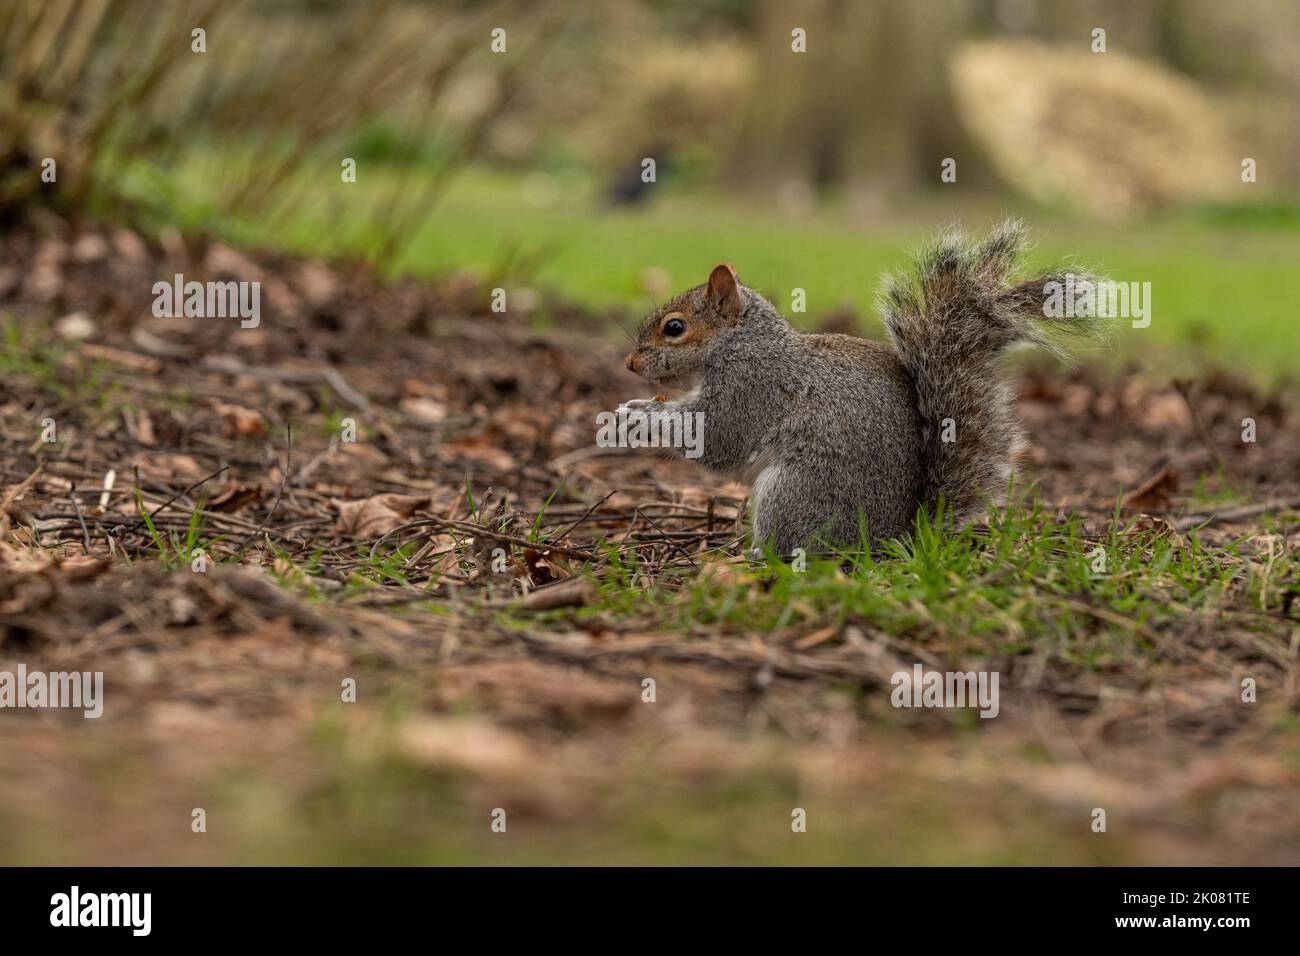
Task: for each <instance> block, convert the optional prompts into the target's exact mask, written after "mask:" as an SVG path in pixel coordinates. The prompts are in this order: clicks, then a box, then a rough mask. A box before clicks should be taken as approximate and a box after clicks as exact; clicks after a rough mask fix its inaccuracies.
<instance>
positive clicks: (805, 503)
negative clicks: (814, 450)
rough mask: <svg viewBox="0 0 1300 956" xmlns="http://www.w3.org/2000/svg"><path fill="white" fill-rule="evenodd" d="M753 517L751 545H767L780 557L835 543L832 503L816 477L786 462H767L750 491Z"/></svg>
mask: <svg viewBox="0 0 1300 956" xmlns="http://www.w3.org/2000/svg"><path fill="white" fill-rule="evenodd" d="M750 500H751V502H752V504H751V510H752V513H753V516H754V534H753V543H752V547H753V548H756V549H760V550H761V549H763V548H767V547H770V548H771V549H772V550H773V551H774V552H775V553H776V554H777V555H779V556H780V557H782V558H787V559H788V558H789V557H790V556H791V555H792V554H793V553H794V552H795V549H796V548H802V549H804V550H805V551H807V552H810V553H811V552H820V551H823V550H826V549H827V547H828V545H834V544H836V543H837V541H836V540H835V539H836V535H835V531H836V530H837V529H836V524H837V518H836V510H837V509H836V507H835V504H836V503H835V502H834V501H833V500H831V497H830V495H829V490H828V489H826V488H825V487H824V485H823V483H822V482H821V481H820V480H819V479H818V476H817V475H815V474H811V473H809V472H807V471H806V470H803V469H799V468H797V467H795V466H791V465H788V464H781V463H777V464H772V465H768V466H767V467H766V468H764V469H763V471H762V472H760V473H759V475H758V478H757V479H755V481H754V487H753V491H752V492H751V494H750Z"/></svg>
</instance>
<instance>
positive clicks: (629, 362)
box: [623, 352, 636, 372]
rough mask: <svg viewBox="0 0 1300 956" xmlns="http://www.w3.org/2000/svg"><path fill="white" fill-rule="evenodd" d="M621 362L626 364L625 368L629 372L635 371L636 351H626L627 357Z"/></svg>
mask: <svg viewBox="0 0 1300 956" xmlns="http://www.w3.org/2000/svg"><path fill="white" fill-rule="evenodd" d="M623 364H624V365H626V366H627V370H628V371H629V372H635V371H636V353H635V352H628V353H627V358H625V359H624V360H623Z"/></svg>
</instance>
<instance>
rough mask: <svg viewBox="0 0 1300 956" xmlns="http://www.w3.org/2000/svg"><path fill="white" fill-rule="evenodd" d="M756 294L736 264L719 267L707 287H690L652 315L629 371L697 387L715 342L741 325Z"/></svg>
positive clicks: (643, 325) (659, 382)
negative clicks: (744, 283) (738, 274)
mask: <svg viewBox="0 0 1300 956" xmlns="http://www.w3.org/2000/svg"><path fill="white" fill-rule="evenodd" d="M752 295H756V293H753V292H751V291H750V290H749V289H746V288H745V287H744V286H742V285H741V284H740V281H739V280H738V279H737V278H736V270H735V269H734V268H733V267H732V266H731V264H730V263H723V264H722V265H719V266H716V267H715V268H714V270H713V272H712V273H710V275H709V281H708V282H706V283H704V285H700V286H696V287H695V288H694V289H688V290H687V291H685V292H683V293H682V294H681V295H679V296H677V297H676V298H674V299H672V300H671V301H670V302H668V303H667V304H666V305H663V306H660V307H659V308H658V309H656V310H655V311H654V312H652V313H650V315H648V316H647V317H646V319H645V321H644V322H642V323H641V328H640V329H638V330H637V334H636V345H635V347H634V348H633V349H632V351H631V352H629V353H628V354H627V358H626V360H625V362H626V364H627V367H628V368H629V369H631V370H632V371H633V372H636V374H638V375H640V376H641V377H642V378H643V379H645V380H646V381H647V382H649V383H650V384H651V385H663V386H665V387H667V388H692V387H694V386H695V385H696V384H697V383H698V379H699V375H700V372H701V371H702V370H703V367H704V359H705V356H706V354H707V353H708V350H709V346H710V344H711V343H712V342H713V341H714V339H715V338H716V336H718V335H719V334H720V333H723V332H725V331H727V330H728V329H733V328H735V327H736V326H738V325H740V322H741V316H742V314H743V313H744V311H745V307H746V305H747V303H748V301H749V297H750V296H752Z"/></svg>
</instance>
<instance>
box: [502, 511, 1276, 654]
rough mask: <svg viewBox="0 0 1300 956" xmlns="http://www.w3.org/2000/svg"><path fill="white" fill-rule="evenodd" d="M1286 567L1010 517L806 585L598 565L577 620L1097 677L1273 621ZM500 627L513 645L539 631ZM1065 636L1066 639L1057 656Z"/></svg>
mask: <svg viewBox="0 0 1300 956" xmlns="http://www.w3.org/2000/svg"><path fill="white" fill-rule="evenodd" d="M1099 549H1100V550H1099ZM1103 554H1104V559H1103V557H1102V555H1103ZM1297 568H1300V565H1298V564H1297V562H1296V561H1295V560H1294V558H1291V557H1288V558H1286V559H1284V560H1282V561H1279V562H1277V563H1275V564H1269V563H1268V562H1266V561H1263V560H1256V559H1255V558H1254V557H1252V556H1251V553H1250V552H1249V551H1248V550H1247V549H1246V548H1245V547H1244V546H1243V544H1242V543H1240V542H1235V543H1230V544H1228V545H1226V546H1219V547H1213V548H1212V547H1208V546H1206V545H1205V544H1203V543H1202V541H1201V540H1200V538H1199V537H1198V535H1197V534H1196V533H1195V532H1190V533H1188V534H1187V535H1185V536H1176V535H1171V534H1169V533H1167V532H1163V531H1158V530H1145V529H1142V528H1140V527H1138V526H1137V524H1136V523H1135V522H1134V521H1132V520H1128V519H1122V518H1120V517H1118V516H1117V517H1115V518H1114V519H1113V520H1112V522H1111V524H1110V527H1109V528H1108V530H1107V531H1106V533H1105V535H1104V536H1103V537H1100V538H1097V537H1093V536H1087V535H1085V534H1084V532H1083V529H1082V528H1081V526H1080V523H1079V521H1078V520H1077V519H1076V518H1073V517H1067V518H1065V519H1058V518H1056V517H1055V516H1054V515H1051V514H1048V513H1046V512H1044V511H1043V510H1041V509H1040V508H1037V507H1020V506H1014V507H1012V508H1009V509H1007V510H1006V511H1005V512H1003V513H1001V514H999V515H998V516H997V518H996V520H995V521H994V522H993V523H992V525H991V526H990V527H989V528H988V529H987V531H974V530H966V531H963V532H961V533H958V534H941V533H939V532H938V531H937V530H936V529H935V527H934V526H932V525H930V524H927V523H926V522H924V521H920V522H918V526H917V531H916V533H915V534H913V535H912V536H911V537H910V538H909V539H908V540H905V541H900V542H893V543H891V544H889V546H888V547H887V549H886V551H885V553H884V554H882V555H878V556H877V557H874V558H873V557H871V556H870V555H865V554H862V553H857V554H854V555H845V556H844V557H843V558H842V559H832V560H810V561H809V562H808V564H807V567H806V570H804V571H799V570H797V569H796V568H795V567H794V566H792V565H791V564H789V563H786V562H781V561H775V560H772V561H768V562H767V563H766V564H763V565H759V566H757V567H754V568H751V569H748V570H746V569H740V570H738V571H736V570H731V569H728V570H727V571H726V573H713V572H714V571H716V570H717V568H711V567H710V566H709V564H708V563H707V562H705V565H704V572H703V573H696V572H695V571H694V570H693V569H687V570H685V571H682V570H672V571H669V572H665V573H663V574H661V575H660V576H659V577H658V578H657V579H656V580H654V581H653V582H652V584H653V586H651V587H648V588H647V587H645V586H644V580H643V575H642V572H641V571H640V570H639V569H637V568H636V566H635V565H634V564H632V563H630V562H628V561H627V560H626V559H624V558H621V557H619V556H618V555H616V554H613V553H612V552H611V554H610V556H609V560H608V562H607V564H606V566H605V570H604V573H603V574H602V575H600V576H599V578H598V579H597V580H596V581H595V584H596V590H597V593H598V595H599V597H598V600H597V602H596V603H595V605H594V606H591V607H587V608H584V609H582V610H581V611H579V612H578V616H579V617H580V618H587V619H591V620H593V621H604V622H607V623H608V622H618V623H619V624H622V625H634V626H635V627H636V628H638V629H644V630H648V631H656V632H663V633H680V634H686V635H691V636H697V637H711V636H717V635H719V634H737V635H753V634H760V635H761V634H771V635H774V636H775V635H779V634H781V633H782V632H786V633H799V632H806V631H810V630H813V629H816V628H822V627H826V626H835V627H842V626H844V625H846V624H851V623H855V622H856V623H862V622H867V623H869V624H870V626H871V627H872V628H873V629H876V630H878V631H881V632H884V633H886V634H889V635H892V636H897V637H901V638H910V639H921V640H922V641H923V642H924V643H926V644H929V645H931V646H933V647H935V648H936V649H941V651H942V653H944V654H946V655H949V656H950V657H951V659H953V660H954V661H958V660H960V659H962V658H963V657H964V656H970V655H974V656H991V655H1003V654H1017V653H1025V652H1030V651H1032V650H1034V649H1035V648H1036V647H1038V646H1040V645H1041V644H1042V642H1044V641H1047V642H1048V644H1049V645H1051V646H1053V647H1054V648H1055V652H1056V653H1058V654H1059V655H1060V657H1061V658H1062V659H1063V660H1064V661H1066V662H1067V663H1068V664H1070V665H1072V666H1076V667H1082V668H1087V669H1096V668H1104V667H1107V666H1111V665H1116V664H1122V663H1125V662H1127V661H1130V660H1133V659H1135V658H1136V657H1138V656H1141V655H1142V654H1145V653H1149V652H1150V651H1151V650H1152V647H1151V645H1150V635H1149V629H1150V628H1152V627H1153V626H1156V625H1159V624H1161V623H1163V622H1177V621H1180V620H1184V621H1185V619H1186V617H1187V615H1188V614H1196V613H1202V612H1204V613H1216V612H1217V611H1218V610H1219V609H1221V608H1224V607H1226V606H1233V607H1234V608H1236V609H1238V610H1245V611H1247V612H1248V613H1255V612H1258V613H1265V612H1269V611H1277V610H1279V609H1280V608H1281V607H1282V606H1283V605H1284V602H1285V601H1286V597H1287V593H1288V592H1296V591H1297V590H1298V589H1300V586H1298V585H1297V584H1296V581H1295V572H1296V570H1297ZM564 613H565V612H553V613H552V614H551V615H550V617H551V618H554V619H559V618H562V617H564ZM542 619H543V620H545V619H546V617H545V616H544V617H543V618H542ZM506 620H507V621H508V622H509V623H510V625H511V626H513V627H516V628H519V629H524V630H527V629H528V628H531V627H536V626H537V625H538V623H539V621H538V618H537V617H536V616H520V617H518V618H515V619H510V618H506ZM1067 634H1068V635H1073V636H1074V638H1075V639H1074V640H1071V641H1068V642H1063V643H1062V642H1058V640H1057V639H1058V638H1059V637H1060V636H1061V635H1067Z"/></svg>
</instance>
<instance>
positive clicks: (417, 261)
mask: <svg viewBox="0 0 1300 956" xmlns="http://www.w3.org/2000/svg"><path fill="white" fill-rule="evenodd" d="M229 161H231V157H230V156H229V155H228V154H227V153H224V152H222V151H220V150H217V151H207V152H204V153H203V155H202V156H201V157H200V156H198V155H197V154H196V156H195V158H194V159H192V160H191V161H189V162H188V163H186V164H184V165H183V166H182V167H181V168H180V169H179V171H176V172H174V173H167V174H162V173H158V172H157V171H153V172H146V171H144V170H140V169H136V170H134V171H133V172H132V174H131V175H132V176H133V177H134V178H135V179H137V180H138V182H137V183H136V187H135V188H136V190H137V191H138V192H140V193H141V194H142V196H143V195H146V194H147V195H148V196H149V197H151V199H152V201H153V202H154V204H155V206H156V207H158V216H159V219H158V221H159V222H160V223H161V222H163V221H171V220H172V219H174V220H176V221H179V222H180V223H181V224H182V225H184V226H187V227H189V228H196V229H197V228H201V229H210V230H214V231H216V232H217V233H219V234H224V235H227V236H228V237H230V238H232V239H234V240H236V241H241V242H245V243H251V244H260V245H269V246H276V247H284V248H289V249H292V250H296V251H300V252H307V253H316V254H323V255H338V254H348V255H360V256H365V255H366V254H367V253H368V252H369V251H370V250H373V249H375V248H376V247H377V246H378V244H379V240H380V238H381V237H382V236H383V235H384V232H385V223H384V222H383V219H382V215H381V214H380V213H379V212H378V209H380V208H381V207H380V206H379V205H378V204H379V203H380V201H381V199H382V197H383V196H384V195H385V194H386V192H387V191H389V190H391V189H392V187H393V185H394V183H395V182H396V181H397V179H396V176H397V174H396V173H395V172H393V171H390V170H387V169H385V168H384V167H383V166H368V167H366V168H365V169H363V171H362V174H361V175H360V176H359V179H358V182H356V183H352V184H344V183H341V182H339V181H338V177H337V175H335V173H334V172H333V171H332V170H327V169H325V168H322V169H321V170H319V171H317V172H315V173H314V174H313V179H311V180H310V181H305V182H304V181H300V182H299V183H298V186H300V187H301V189H300V192H299V193H298V195H300V196H301V199H300V200H298V201H297V202H295V204H294V205H293V207H292V208H290V209H289V210H288V211H287V214H286V215H284V216H282V217H277V218H274V219H264V220H259V221H258V222H245V223H236V222H231V221H229V220H227V219H224V218H222V217H220V216H218V215H217V214H215V213H214V212H213V210H214V209H215V208H217V204H218V201H219V199H220V192H219V185H217V184H219V183H220V176H219V170H220V168H221V165H222V164H223V163H225V162H229ZM538 177H549V178H545V179H539V178H538ZM542 183H544V184H545V185H544V186H543V185H539V184H542ZM598 186H599V184H598V183H597V182H595V181H594V180H593V179H592V177H590V176H589V175H587V174H586V173H583V172H580V171H575V170H572V169H570V170H568V171H561V172H559V173H556V174H550V173H532V174H530V175H522V174H513V173H502V172H496V171H489V170H484V169H472V170H469V171H467V172H466V173H464V174H463V175H462V176H461V177H460V178H459V179H457V180H456V181H455V183H454V184H453V186H452V188H451V190H450V191H449V192H448V194H447V195H446V196H445V197H444V198H443V200H442V202H441V203H440V205H438V206H437V208H436V209H435V211H434V212H433V214H432V215H431V216H430V217H429V219H428V220H427V222H426V223H425V224H424V225H423V227H422V228H420V229H418V231H417V232H416V233H415V235H414V236H413V239H412V241H411V243H410V245H409V247H408V248H407V249H406V250H405V251H404V252H403V253H401V254H400V255H399V256H398V257H397V258H396V259H395V260H394V261H386V262H382V263H378V265H380V267H381V268H383V269H385V270H386V271H388V272H390V273H392V274H408V273H409V274H419V275H432V276H436V275H445V274H448V273H451V272H454V271H457V270H472V271H474V272H475V273H477V274H479V275H480V276H481V277H483V278H484V279H486V280H487V281H488V282H489V285H494V284H503V285H505V286H507V287H516V286H518V285H524V284H535V285H537V286H540V287H542V288H545V289H550V290H554V291H556V292H558V293H560V294H561V295H563V296H564V297H566V298H568V299H571V300H574V301H576V302H578V303H580V304H584V305H588V306H591V307H596V308H605V307H611V306H613V307H618V308H621V309H626V310H629V311H631V312H632V313H638V312H640V311H643V310H646V309H649V308H650V307H652V306H653V305H654V303H655V302H656V300H657V299H659V298H662V297H664V296H665V295H668V294H671V293H673V292H675V291H678V290H680V289H682V288H686V287H688V286H691V285H695V284H697V283H699V282H702V281H703V280H704V279H705V278H706V277H707V275H708V273H709V270H710V269H711V268H712V266H713V265H715V264H716V263H718V262H719V261H724V260H725V261H731V262H733V263H735V264H736V265H737V267H738V269H739V271H740V275H741V277H742V279H743V280H744V281H746V282H747V283H748V284H750V285H753V286H754V287H756V288H758V289H760V290H762V291H764V292H765V293H767V294H770V295H771V296H772V298H773V299H774V300H775V301H776V302H777V304H778V305H779V306H781V307H782V308H788V307H789V305H790V303H791V297H792V292H793V290H794V289H796V288H801V289H804V290H805V292H806V295H807V306H808V311H807V313H806V314H804V315H798V314H795V315H792V316H791V318H792V319H793V320H794V321H795V322H796V323H801V324H812V322H813V318H814V317H818V316H821V315H824V314H826V313H827V312H829V311H831V310H833V309H835V308H837V307H839V306H842V305H848V306H850V307H852V308H854V309H856V310H857V311H858V313H859V314H860V315H861V316H862V320H861V323H860V330H861V331H862V332H864V333H865V334H870V335H879V334H880V332H881V329H880V326H879V322H878V321H877V319H876V318H875V313H874V304H873V303H874V299H875V294H876V291H877V288H878V286H879V278H880V275H881V273H882V272H885V271H889V270H893V269H897V268H900V267H903V266H905V265H906V263H907V261H908V250H909V249H911V248H914V247H915V246H916V245H917V244H918V243H919V242H921V241H922V240H923V239H924V238H925V237H927V236H928V235H929V234H930V233H931V232H933V231H934V229H935V228H936V227H937V226H939V225H941V224H943V223H946V222H950V221H953V220H960V221H962V222H963V223H964V224H966V225H967V226H969V227H971V228H975V229H982V228H984V227H986V226H987V225H988V224H989V223H990V222H992V221H993V220H994V219H996V218H997V217H998V216H999V215H1001V214H1002V213H1003V212H1004V211H1005V212H1015V213H1020V214H1022V215H1024V216H1025V217H1026V218H1027V219H1028V221H1029V222H1030V224H1031V226H1032V227H1033V229H1034V232H1035V234H1036V235H1037V236H1038V238H1039V239H1040V245H1039V246H1038V247H1037V249H1036V250H1035V252H1034V254H1033V262H1034V263H1035V264H1040V265H1046V264H1048V263H1050V262H1053V261H1054V260H1057V259H1060V258H1062V257H1069V256H1074V257H1077V260H1078V261H1079V262H1080V264H1081V265H1088V266H1094V267H1097V268H1100V269H1102V270H1103V271H1105V272H1107V273H1108V274H1109V275H1110V276H1111V277H1113V278H1115V279H1117V280H1121V281H1131V282H1149V283H1151V295H1152V305H1153V314H1152V324H1151V326H1150V327H1149V328H1146V329H1132V328H1129V327H1128V326H1127V325H1125V327H1124V332H1123V334H1122V337H1121V341H1120V344H1119V357H1120V358H1121V359H1136V360H1142V361H1157V362H1158V363H1159V364H1160V365H1161V366H1162V370H1164V369H1166V368H1167V370H1168V371H1172V372H1187V371H1189V370H1195V369H1196V368H1197V367H1198V366H1200V365H1202V364H1227V365H1229V366H1237V367H1238V368H1240V369H1241V370H1242V371H1244V372H1246V373H1248V374H1250V375H1252V376H1253V377H1256V378H1259V379H1272V378H1274V377H1276V376H1277V375H1279V374H1281V373H1284V372H1287V371H1289V370H1291V369H1292V368H1293V367H1294V364H1295V362H1294V358H1295V355H1296V354H1298V353H1300V326H1297V324H1296V322H1295V321H1294V318H1295V303H1296V302H1297V301H1300V270H1297V269H1296V268H1295V263H1296V262H1297V261H1300V223H1297V220H1296V217H1293V216H1281V217H1279V216H1263V217H1261V216H1258V215H1249V214H1246V213H1244V212H1242V210H1243V209H1245V210H1247V211H1249V210H1251V209H1254V208H1270V209H1271V208H1273V207H1271V206H1263V207H1253V206H1242V205H1240V204H1238V205H1234V206H1232V207H1223V210H1222V211H1221V212H1222V214H1219V213H1216V211H1215V210H1214V209H1206V208H1197V209H1189V210H1187V211H1186V212H1185V213H1182V214H1177V215H1171V216H1168V217H1165V218H1163V219H1149V220H1144V221H1138V222H1133V223H1124V224H1117V225H1110V224H1101V223H1087V222H1080V221H1078V220H1074V219H1070V218H1065V217H1064V215H1063V214H1062V213H1060V212H1059V211H1056V210H1052V209H1046V208H1042V207H1034V206H1028V205H1026V204H1024V203H1021V202H1017V201H1016V200H1010V199H1008V200H1003V199H999V198H990V197H987V196H985V197H980V196H975V197H971V196H969V195H967V194H960V193H952V194H951V196H950V195H949V194H947V193H944V192H942V191H937V190H936V191H933V192H931V193H927V194H921V195H918V196H915V197H912V198H911V199H909V201H908V202H907V203H906V204H905V205H904V206H903V207H902V211H901V212H898V213H895V214H892V215H891V216H890V217H888V218H886V219H884V220H876V219H873V218H867V217H864V216H862V215H857V214H855V213H854V212H853V207H852V204H851V203H849V202H836V201H831V202H827V203H825V204H824V205H823V206H822V207H821V208H819V209H817V210H815V211H814V212H812V213H810V214H808V215H802V216H790V215H785V214H782V213H781V212H780V211H779V210H778V208H777V204H776V202H775V199H773V198H770V197H766V196H763V195H758V196H751V197H748V198H743V197H738V196H734V195H727V194H722V193H719V192H718V191H716V190H707V189H703V188H700V187H698V186H687V185H678V184H674V183H672V182H669V183H665V184H663V185H661V186H657V187H655V188H657V189H659V190H661V194H660V195H658V196H656V197H655V199H654V201H653V202H651V203H650V204H649V206H648V208H645V209H642V210H634V211H619V210H611V209H608V208H606V207H605V206H604V204H603V203H602V201H601V199H600V196H599V189H598ZM539 195H543V196H545V197H547V198H545V199H539V198H538V196H539ZM158 196H162V197H164V198H163V199H162V200H161V206H159V205H158V203H159V200H158V199H157V197H158ZM1228 213H1231V214H1228ZM1171 347H1173V348H1171Z"/></svg>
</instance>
